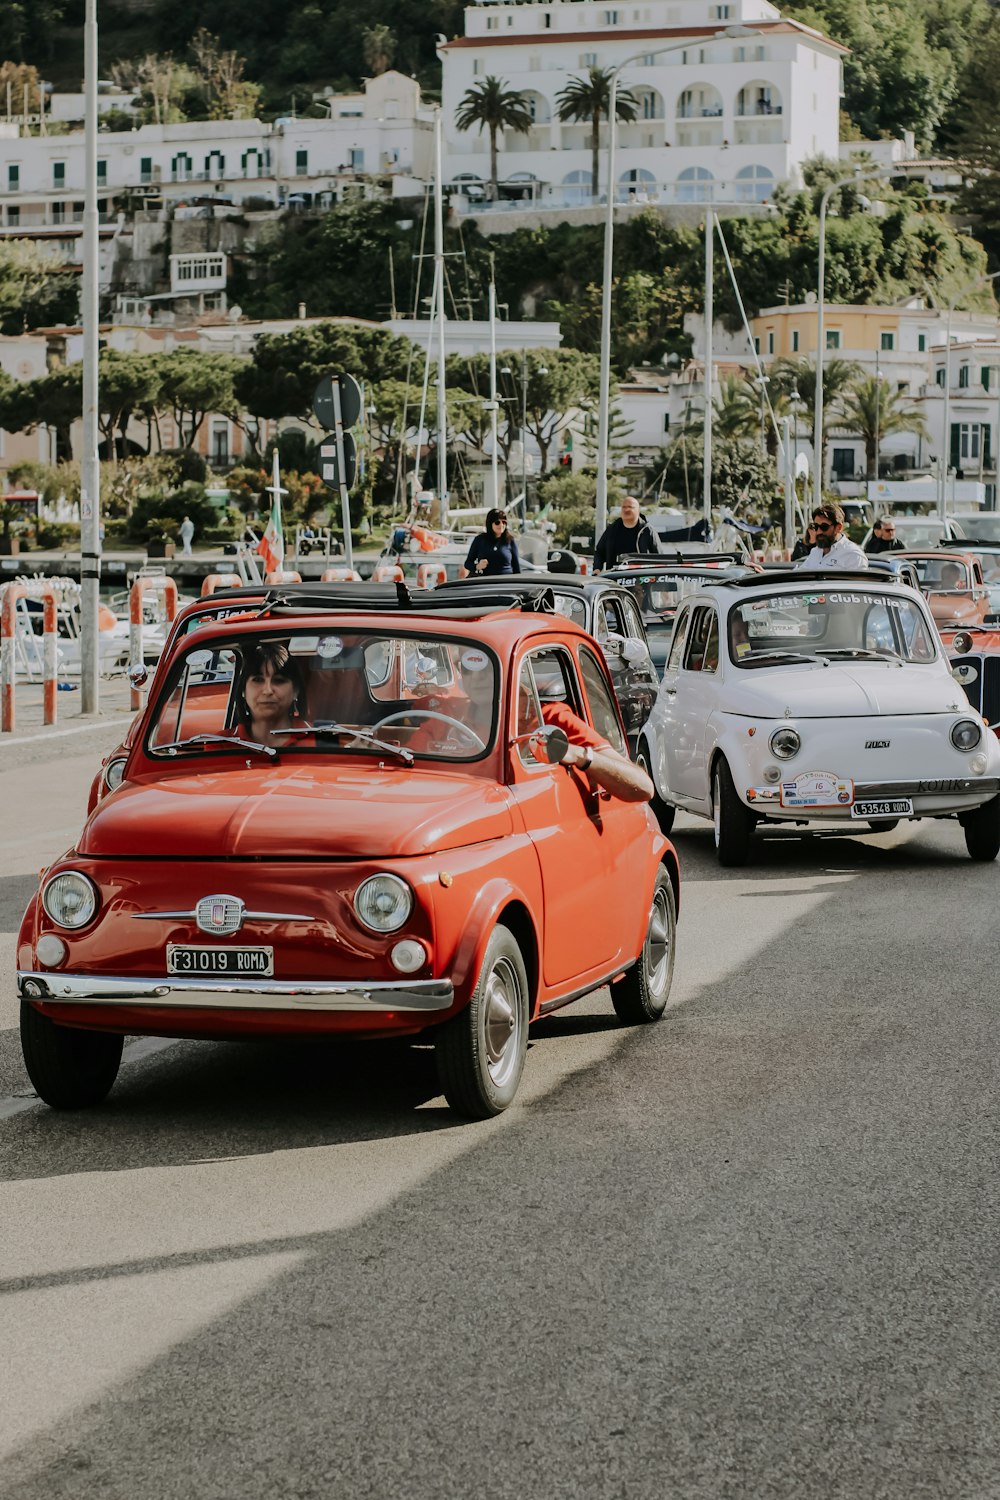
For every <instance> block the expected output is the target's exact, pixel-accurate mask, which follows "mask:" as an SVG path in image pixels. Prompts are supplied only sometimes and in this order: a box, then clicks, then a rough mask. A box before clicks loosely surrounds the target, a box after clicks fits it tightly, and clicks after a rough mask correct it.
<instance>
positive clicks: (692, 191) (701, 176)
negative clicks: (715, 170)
mask: <svg viewBox="0 0 1000 1500" xmlns="http://www.w3.org/2000/svg"><path fill="white" fill-rule="evenodd" d="M714 182H715V178H714V177H713V176H712V174H711V172H710V171H709V170H708V168H707V167H685V168H684V171H683V172H681V174H680V176H679V177H678V178H677V202H678V203H711V201H712V186H711V185H712V183H714Z"/></svg>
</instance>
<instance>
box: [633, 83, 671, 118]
mask: <svg viewBox="0 0 1000 1500" xmlns="http://www.w3.org/2000/svg"><path fill="white" fill-rule="evenodd" d="M633 93H634V94H635V97H636V102H637V103H638V106H639V110H638V115H639V119H640V120H662V119H663V115H664V109H663V95H662V94H658V93H657V91H656V89H645V88H643V89H634V90H633Z"/></svg>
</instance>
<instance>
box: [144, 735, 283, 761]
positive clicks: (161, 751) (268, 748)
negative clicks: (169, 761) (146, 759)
mask: <svg viewBox="0 0 1000 1500" xmlns="http://www.w3.org/2000/svg"><path fill="white" fill-rule="evenodd" d="M198 745H235V746H236V749H237V750H256V751H257V752H258V753H259V754H260V755H266V756H268V757H269V758H270V759H273V758H274V756H276V755H277V753H278V752H277V750H276V749H275V747H274V746H273V745H260V744H258V743H257V741H256V740H241V739H240V738H239V736H238V735H235V734H193V735H192V736H191V738H190V739H189V740H172V741H171V742H170V744H169V745H154V746H153V747H152V748H153V750H154V751H155V753H156V754H157V755H176V754H177V752H178V750H190V749H191V748H192V746H198Z"/></svg>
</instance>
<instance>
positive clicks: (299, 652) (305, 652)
mask: <svg viewBox="0 0 1000 1500" xmlns="http://www.w3.org/2000/svg"><path fill="white" fill-rule="evenodd" d="M318 647H319V636H318V635H293V636H292V638H291V640H290V641H289V642H288V654H289V656H312V654H313V652H314V651H316V650H317V649H318Z"/></svg>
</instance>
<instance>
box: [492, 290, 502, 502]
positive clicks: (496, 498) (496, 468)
mask: <svg viewBox="0 0 1000 1500" xmlns="http://www.w3.org/2000/svg"><path fill="white" fill-rule="evenodd" d="M498 405H499V402H498V401H497V289H496V284H495V283H494V280H493V272H492V267H491V269H490V473H491V475H492V478H493V500H492V504H493V505H499V504H500V461H499V454H498V453H497V441H498V439H497V407H498Z"/></svg>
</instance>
